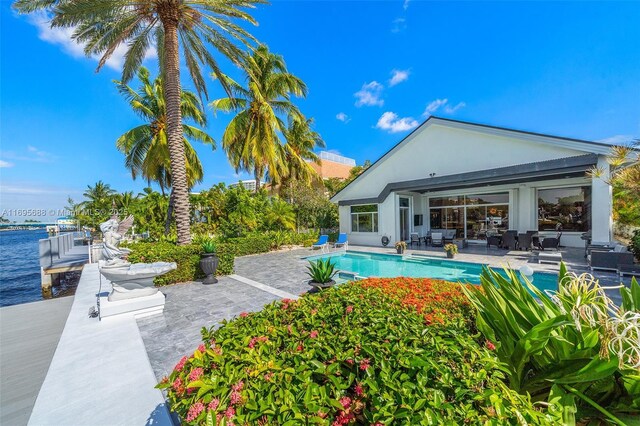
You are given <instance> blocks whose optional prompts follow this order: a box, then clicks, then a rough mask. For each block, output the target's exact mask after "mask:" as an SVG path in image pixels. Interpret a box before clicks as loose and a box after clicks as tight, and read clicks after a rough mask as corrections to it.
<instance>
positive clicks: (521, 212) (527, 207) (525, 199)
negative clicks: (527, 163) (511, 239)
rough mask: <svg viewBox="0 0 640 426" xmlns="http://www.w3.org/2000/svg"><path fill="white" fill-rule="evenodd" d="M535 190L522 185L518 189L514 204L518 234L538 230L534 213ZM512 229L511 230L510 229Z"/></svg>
mask: <svg viewBox="0 0 640 426" xmlns="http://www.w3.org/2000/svg"><path fill="white" fill-rule="evenodd" d="M534 194H535V190H534V189H533V188H532V187H530V186H529V185H526V184H522V185H520V187H519V188H518V194H517V197H516V202H515V203H514V208H515V209H516V211H515V213H516V214H517V218H518V224H517V229H518V232H526V231H529V230H533V229H538V226H537V224H536V220H537V213H536V212H535V205H536V204H535V198H534ZM511 229H513V228H511Z"/></svg>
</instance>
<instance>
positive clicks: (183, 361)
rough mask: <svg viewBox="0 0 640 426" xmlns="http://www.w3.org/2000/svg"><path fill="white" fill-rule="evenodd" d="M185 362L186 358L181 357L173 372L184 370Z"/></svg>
mask: <svg viewBox="0 0 640 426" xmlns="http://www.w3.org/2000/svg"><path fill="white" fill-rule="evenodd" d="M186 362H187V357H186V356H183V357H182V358H180V361H178V363H177V364H176V366H175V368H174V370H175V371H182V369H183V368H184V364H185V363H186Z"/></svg>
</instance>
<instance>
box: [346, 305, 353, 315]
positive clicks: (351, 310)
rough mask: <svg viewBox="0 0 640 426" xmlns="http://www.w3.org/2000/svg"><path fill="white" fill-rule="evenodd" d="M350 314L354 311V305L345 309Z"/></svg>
mask: <svg viewBox="0 0 640 426" xmlns="http://www.w3.org/2000/svg"><path fill="white" fill-rule="evenodd" d="M345 311H346V312H347V313H348V314H350V313H351V312H353V306H351V305H349V306H347V309H346V310H345Z"/></svg>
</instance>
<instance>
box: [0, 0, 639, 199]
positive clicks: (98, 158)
mask: <svg viewBox="0 0 640 426" xmlns="http://www.w3.org/2000/svg"><path fill="white" fill-rule="evenodd" d="M0 8H1V9H0V19H1V22H0V28H1V30H0V31H1V34H0V35H1V43H2V44H1V54H2V58H1V65H0V66H1V69H0V72H1V74H0V78H1V81H0V83H1V93H0V96H1V98H0V100H1V105H0V120H1V123H0V124H1V127H0V140H1V146H0V207H1V210H4V209H26V208H31V209H47V210H49V209H58V208H61V207H63V206H64V205H65V204H66V199H67V197H68V196H71V197H72V198H74V199H76V200H79V199H81V194H82V191H83V190H84V188H86V185H87V184H93V183H95V182H96V181H98V180H103V181H105V182H107V183H109V184H111V186H112V187H114V188H115V189H117V190H119V191H125V190H133V191H139V190H141V189H142V188H143V187H144V186H146V184H145V182H144V181H141V180H138V181H133V180H132V179H131V177H130V174H129V172H128V171H127V170H126V169H125V168H124V165H123V157H122V155H121V154H120V153H119V152H118V151H117V150H116V148H115V145H114V142H115V140H116V139H117V137H118V136H119V135H121V134H122V133H124V132H125V131H126V130H128V129H130V128H131V127H133V126H136V125H138V124H140V122H139V120H138V118H137V117H136V116H135V115H134V114H133V113H132V112H131V111H130V110H129V109H128V107H127V105H126V104H125V102H124V100H123V99H122V98H121V97H120V95H119V94H118V93H117V91H116V89H115V87H114V85H113V83H112V80H113V79H117V78H119V72H118V71H116V69H117V68H118V59H119V58H118V57H117V55H116V57H115V58H114V60H112V61H111V63H110V64H108V66H106V67H105V68H104V69H103V70H102V71H101V72H100V73H97V74H96V73H95V72H94V71H95V66H96V60H95V59H92V58H85V57H84V56H83V55H82V54H81V49H79V48H78V47H77V46H75V45H74V44H73V43H72V42H70V41H69V39H68V32H67V33H65V32H64V31H60V30H55V31H52V30H50V29H48V27H47V24H46V22H45V20H44V19H43V17H41V16H40V17H37V16H36V17H33V16H31V17H26V16H17V15H15V14H14V13H13V12H12V11H11V10H10V2H8V1H3V2H1V3H0ZM254 16H255V17H256V18H257V19H258V20H259V22H260V26H259V27H257V28H255V29H253V33H254V35H256V37H258V38H259V39H260V40H261V41H263V42H265V43H266V44H267V45H268V46H269V47H270V49H271V50H272V51H274V52H277V53H280V54H282V55H283V56H284V58H285V60H286V62H287V65H288V67H289V70H290V71H291V72H293V73H295V74H297V75H298V76H299V77H301V78H302V79H303V80H304V81H305V82H306V83H307V85H308V87H309V96H308V97H307V99H305V100H301V101H300V102H299V106H300V108H301V109H302V110H303V112H304V113H305V114H306V115H307V116H309V117H313V118H314V119H315V122H316V130H318V131H319V132H320V133H321V135H322V136H323V138H324V140H325V141H326V143H327V145H328V149H330V150H334V151H336V152H339V153H341V154H343V155H346V156H349V157H352V158H355V159H356V161H357V162H358V163H359V164H360V163H362V162H363V161H364V160H367V159H370V160H376V159H377V158H378V157H379V156H380V155H381V154H383V153H384V152H386V151H387V150H388V149H389V148H390V147H392V146H393V145H394V144H395V143H397V142H398V141H399V140H400V139H401V138H402V137H403V136H405V135H406V134H407V133H408V131H409V130H410V129H412V128H414V127H415V126H416V125H417V124H418V123H419V122H421V121H423V120H424V119H425V118H426V117H427V116H428V114H429V113H432V114H434V115H439V116H444V117H451V118H455V119H461V120H468V121H474V122H479V123H486V124H492V125H498V126H505V127H513V128H516V129H522V130H530V131H536V132H541V133H550V134H557V135H562V136H569V137H576V138H583V139H588V140H609V141H621V140H625V139H630V138H633V137H640V26H639V25H638V22H640V2H621V3H615V2H603V3H597V2H584V3H581V2H561V3H551V2H531V3H527V2H495V3H489V2H431V1H418V0H413V1H403V0H397V1H385V2H378V1H376V2H368V1H354V2H342V1H277V0H276V1H274V2H273V3H272V4H271V5H270V6H263V7H260V8H259V9H258V10H257V11H256V12H255V14H254ZM223 64H224V65H225V71H227V72H228V73H229V74H230V75H232V76H233V77H236V78H239V77H240V75H239V74H238V72H237V70H236V69H234V68H233V67H232V66H230V65H229V64H228V63H225V62H223ZM146 65H147V66H148V67H149V68H150V69H151V70H152V72H154V73H155V69H156V67H157V65H156V62H155V60H154V58H153V54H152V53H151V54H150V58H149V60H148V61H147V62H146ZM184 80H185V81H186V75H185V76H184ZM132 84H134V85H135V82H133V83H132ZM187 86H188V85H187ZM209 88H210V98H211V99H215V98H217V97H221V96H223V92H222V91H221V89H220V88H219V87H218V86H217V84H216V83H215V82H213V81H211V83H210V84H209ZM209 111H210V110H209ZM209 114H210V123H209V126H208V128H207V130H208V131H209V133H210V134H211V135H212V136H214V138H215V139H216V140H219V139H220V136H221V134H222V132H223V130H224V127H225V125H226V124H227V122H228V120H229V116H227V115H224V114H223V115H219V116H218V117H214V115H213V114H212V113H211V112H209ZM196 149H197V150H198V152H199V154H200V158H201V160H202V162H203V165H204V169H205V179H204V182H203V183H202V184H201V185H199V186H198V187H196V188H195V189H194V190H198V189H202V188H207V187H209V186H211V185H212V184H215V183H217V182H226V183H230V182H234V181H237V180H238V179H239V178H245V177H246V175H243V174H240V175H236V174H235V173H234V170H233V169H232V168H231V167H230V166H229V164H228V162H227V159H226V157H225V155H224V153H223V152H222V150H216V151H211V150H210V149H209V148H206V147H203V146H197V147H196Z"/></svg>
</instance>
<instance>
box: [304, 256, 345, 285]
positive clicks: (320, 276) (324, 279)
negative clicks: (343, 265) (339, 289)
mask: <svg viewBox="0 0 640 426" xmlns="http://www.w3.org/2000/svg"><path fill="white" fill-rule="evenodd" d="M307 269H308V270H309V272H307V275H309V276H310V277H311V281H313V282H315V283H320V284H326V283H328V282H330V281H331V280H332V279H333V277H334V276H335V275H336V274H337V273H338V271H337V270H336V264H335V262H332V261H331V259H330V258H329V259H325V260H322V259H318V260H317V261H315V262H313V261H309V266H307Z"/></svg>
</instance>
